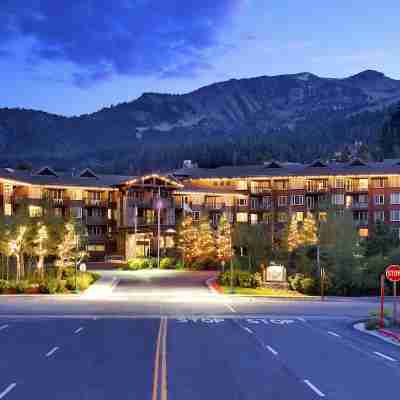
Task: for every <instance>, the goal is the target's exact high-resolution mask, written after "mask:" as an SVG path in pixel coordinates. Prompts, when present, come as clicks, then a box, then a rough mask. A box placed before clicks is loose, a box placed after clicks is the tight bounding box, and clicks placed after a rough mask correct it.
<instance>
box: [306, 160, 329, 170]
mask: <svg viewBox="0 0 400 400" xmlns="http://www.w3.org/2000/svg"><path fill="white" fill-rule="evenodd" d="M310 167H313V168H325V167H326V164H324V163H323V162H322V161H321V160H316V161H314V162H313V163H312V164H311V165H310Z"/></svg>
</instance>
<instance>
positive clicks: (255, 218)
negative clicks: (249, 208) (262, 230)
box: [250, 214, 258, 224]
mask: <svg viewBox="0 0 400 400" xmlns="http://www.w3.org/2000/svg"><path fill="white" fill-rule="evenodd" d="M250 223H251V224H257V223H258V215H257V214H250Z"/></svg>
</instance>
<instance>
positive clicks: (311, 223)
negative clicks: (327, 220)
mask: <svg viewBox="0 0 400 400" xmlns="http://www.w3.org/2000/svg"><path fill="white" fill-rule="evenodd" d="M317 243H318V229H317V223H316V221H315V217H314V216H313V215H312V214H311V213H310V212H307V214H306V217H305V218H304V223H303V232H302V244H303V245H304V246H312V245H315V244H317Z"/></svg>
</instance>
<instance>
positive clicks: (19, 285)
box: [15, 281, 29, 294]
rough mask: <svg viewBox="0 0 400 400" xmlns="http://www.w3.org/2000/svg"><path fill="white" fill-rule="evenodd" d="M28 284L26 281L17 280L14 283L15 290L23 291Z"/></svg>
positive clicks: (18, 292)
mask: <svg viewBox="0 0 400 400" xmlns="http://www.w3.org/2000/svg"><path fill="white" fill-rule="evenodd" d="M28 286H29V284H28V282H27V281H19V282H16V284H15V290H16V292H17V294H21V293H24V292H25V290H26V289H27V288H28Z"/></svg>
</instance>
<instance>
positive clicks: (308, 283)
mask: <svg viewBox="0 0 400 400" xmlns="http://www.w3.org/2000/svg"><path fill="white" fill-rule="evenodd" d="M300 285H301V289H300V292H301V293H304V294H314V293H315V289H316V288H315V286H316V283H315V279H313V278H304V279H302V280H301V281H300Z"/></svg>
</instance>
